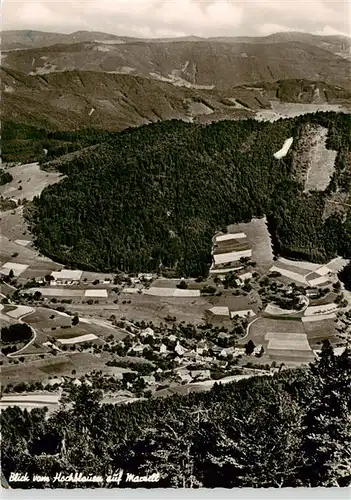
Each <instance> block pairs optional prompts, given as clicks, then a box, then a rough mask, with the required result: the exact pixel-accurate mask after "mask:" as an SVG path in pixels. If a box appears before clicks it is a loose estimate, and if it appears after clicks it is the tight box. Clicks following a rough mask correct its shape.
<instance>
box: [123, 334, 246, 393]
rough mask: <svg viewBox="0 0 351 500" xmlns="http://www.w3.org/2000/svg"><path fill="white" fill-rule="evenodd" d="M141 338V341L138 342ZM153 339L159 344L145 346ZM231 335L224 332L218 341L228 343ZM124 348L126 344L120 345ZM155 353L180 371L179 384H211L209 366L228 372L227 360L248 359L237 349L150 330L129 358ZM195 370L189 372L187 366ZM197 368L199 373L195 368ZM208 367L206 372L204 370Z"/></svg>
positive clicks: (177, 373)
mask: <svg viewBox="0 0 351 500" xmlns="http://www.w3.org/2000/svg"><path fill="white" fill-rule="evenodd" d="M138 337H139V338H138ZM148 337H152V338H153V339H155V340H156V342H154V344H153V346H152V347H151V346H150V345H149V344H145V343H143V342H142V339H146V338H148ZM229 337H230V334H229V333H227V332H220V333H219V334H218V336H217V338H218V340H219V341H221V340H224V339H228V338H229ZM120 344H121V345H122V344H123V341H120ZM145 349H147V350H151V349H152V350H153V351H154V353H155V354H157V355H158V357H159V358H161V359H165V360H172V361H173V362H174V363H175V364H176V367H175V368H174V370H173V372H174V375H175V377H176V379H179V380H178V381H179V382H184V381H186V382H192V381H196V380H209V379H210V378H211V376H210V369H209V368H208V367H209V366H211V367H215V366H220V367H222V368H225V367H226V366H227V365H228V360H227V358H229V357H237V356H239V355H241V356H243V355H245V349H243V348H237V347H226V348H223V347H219V346H217V345H215V344H213V343H212V342H210V341H207V340H200V341H198V340H194V339H187V338H184V339H181V340H180V339H179V338H178V337H177V336H176V335H174V334H172V333H171V334H169V335H167V336H162V337H161V335H160V336H159V335H156V334H155V332H154V330H153V329H152V328H150V327H148V328H146V329H144V330H142V331H141V332H140V333H139V335H138V336H136V337H135V342H134V344H133V345H132V347H130V348H129V350H128V352H127V354H128V355H134V356H138V355H139V356H141V355H142V354H143V353H144V350H145ZM189 365H190V366H191V367H192V368H191V369H187V366H189ZM194 365H197V366H196V369H195V368H194ZM201 366H206V368H201ZM161 372H162V370H161V369H160V368H158V369H157V370H155V373H161ZM142 378H144V379H145V382H146V383H147V384H153V383H154V376H152V375H150V376H145V377H142Z"/></svg>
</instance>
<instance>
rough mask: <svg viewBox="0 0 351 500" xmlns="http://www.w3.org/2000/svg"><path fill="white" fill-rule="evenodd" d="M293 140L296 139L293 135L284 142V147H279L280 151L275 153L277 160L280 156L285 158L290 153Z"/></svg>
mask: <svg viewBox="0 0 351 500" xmlns="http://www.w3.org/2000/svg"><path fill="white" fill-rule="evenodd" d="M293 140H294V138H293V137H289V139H286V141H285V142H284V144H283V147H282V148H281V149H279V151H277V152H276V153H274V155H273V156H274V158H275V159H276V160H279V159H280V158H283V157H284V156H286V155H287V154H288V151H289V149H290V148H291V145H292V143H293Z"/></svg>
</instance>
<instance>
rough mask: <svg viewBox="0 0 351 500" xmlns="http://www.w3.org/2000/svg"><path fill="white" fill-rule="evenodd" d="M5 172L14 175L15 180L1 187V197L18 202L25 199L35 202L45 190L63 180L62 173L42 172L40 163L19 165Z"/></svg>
mask: <svg viewBox="0 0 351 500" xmlns="http://www.w3.org/2000/svg"><path fill="white" fill-rule="evenodd" d="M5 170H6V171H8V172H9V173H10V174H11V175H12V177H13V180H12V181H11V182H9V183H8V184H5V185H4V186H0V195H2V196H4V197H5V198H14V199H17V200H18V199H23V198H26V199H27V200H33V198H34V196H39V195H40V193H41V192H42V191H43V189H44V188H46V187H47V186H50V184H55V183H56V182H59V181H60V180H61V179H62V178H63V175H62V174H60V173H57V172H45V170H41V168H40V166H39V163H29V164H26V165H18V166H15V167H10V168H6V169H5ZM20 187H21V189H20Z"/></svg>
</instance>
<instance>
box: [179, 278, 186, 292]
mask: <svg viewBox="0 0 351 500" xmlns="http://www.w3.org/2000/svg"><path fill="white" fill-rule="evenodd" d="M177 288H180V289H181V290H186V289H187V288H188V284H187V282H186V281H185V280H181V282H180V283H179V285H177Z"/></svg>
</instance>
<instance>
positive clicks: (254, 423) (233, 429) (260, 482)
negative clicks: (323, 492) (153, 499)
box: [1, 342, 351, 488]
mask: <svg viewBox="0 0 351 500" xmlns="http://www.w3.org/2000/svg"><path fill="white" fill-rule="evenodd" d="M350 375H351V358H350V352H348V351H347V350H345V351H344V353H343V354H342V355H341V356H335V355H334V353H333V350H332V349H331V347H330V345H328V343H327V342H325V343H324V345H323V349H322V353H321V355H320V357H319V359H317V360H316V361H315V362H314V363H313V364H311V365H310V366H309V367H306V368H300V369H295V370H286V371H285V370H283V371H281V372H280V373H277V374H275V375H274V376H272V377H269V376H267V377H256V378H252V379H250V380H246V381H245V380H243V381H241V382H239V383H236V384H233V383H231V384H226V385H215V386H214V388H213V389H212V390H211V391H209V392H204V393H199V394H195V393H193V394H190V395H189V396H172V397H169V398H166V399H149V400H145V401H140V402H136V403H131V404H129V405H122V406H115V405H108V404H104V405H101V404H100V403H99V399H100V397H101V394H99V393H98V391H95V390H92V389H91V388H89V387H87V386H86V385H85V384H83V385H82V386H81V387H80V388H76V389H74V392H73V393H72V394H71V399H72V400H73V404H72V405H71V406H67V405H63V406H61V408H60V409H59V410H57V411H56V412H54V413H53V414H51V415H50V416H49V417H48V418H45V417H46V416H47V415H46V411H45V409H34V410H32V411H31V412H28V411H27V410H23V411H22V410H20V409H19V408H18V407H17V408H8V409H6V410H5V411H3V412H2V414H1V422H2V431H1V432H2V457H1V460H2V470H3V473H4V475H5V477H6V478H9V476H10V473H11V472H13V471H21V472H22V473H25V472H27V473H28V474H29V476H30V477H31V476H32V475H33V474H40V475H51V476H55V474H56V473H57V472H62V473H63V474H64V475H67V474H69V473H71V472H72V473H75V472H78V473H79V472H82V473H84V475H89V474H95V475H101V476H106V475H108V474H112V473H113V472H114V471H116V470H118V469H120V468H122V469H124V470H125V472H129V473H133V474H137V475H141V476H144V475H149V474H152V473H155V472H158V473H159V474H160V481H159V482H158V483H152V484H150V483H149V484H140V483H139V484H137V486H145V487H200V486H202V487H209V488H212V487H225V488H232V487H288V486H289V487H296V486H308V487H316V486H348V485H349V484H350V482H351V475H350V474H351V473H350V471H351V457H350V445H351V442H350V441H351V422H350V418H349V415H350V410H351V406H350V395H351V394H350V392H351V387H350V384H349V381H350ZM131 485H132V486H133V484H132V483H123V482H122V483H121V484H120V485H119V486H122V487H128V486H129V487H130V486H131ZM11 486H12V487H16V486H17V487H22V488H28V487H29V488H30V487H33V483H17V484H16V483H12V484H11ZM35 486H36V487H44V486H45V487H55V486H57V484H56V485H55V484H52V483H51V484H50V483H44V484H41V483H38V484H36V485H35ZM65 486H66V487H72V486H74V483H73V484H72V483H67V484H62V485H60V487H65ZM79 486H82V487H84V486H85V485H84V484H80V485H79ZM86 486H88V487H91V484H86ZM95 486H108V487H117V485H116V484H98V485H95Z"/></svg>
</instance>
